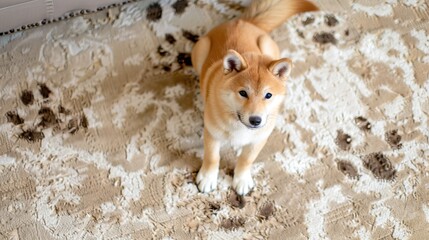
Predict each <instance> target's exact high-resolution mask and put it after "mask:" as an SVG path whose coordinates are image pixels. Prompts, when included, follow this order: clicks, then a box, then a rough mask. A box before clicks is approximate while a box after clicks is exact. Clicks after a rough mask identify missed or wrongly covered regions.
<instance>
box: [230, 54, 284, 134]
mask: <svg viewBox="0 0 429 240" xmlns="http://www.w3.org/2000/svg"><path fill="white" fill-rule="evenodd" d="M291 66H292V62H291V60H290V59H287V58H282V59H279V60H272V59H270V58H269V57H267V56H263V55H259V54H252V53H249V54H243V55H241V54H239V53H238V52H236V51H234V50H229V51H228V52H227V54H226V56H225V57H224V58H223V69H224V76H223V78H224V79H223V88H222V99H223V101H225V105H226V106H228V108H229V109H227V111H228V112H231V113H232V114H235V117H236V118H237V120H239V121H240V122H241V123H242V124H244V125H245V126H246V127H248V128H250V129H256V128H261V127H263V126H265V124H266V123H267V121H268V120H269V119H270V118H275V117H276V116H277V113H278V110H279V107H280V105H281V103H282V102H283V99H284V96H285V92H286V87H285V82H286V79H287V78H288V76H289V73H290V70H291Z"/></svg>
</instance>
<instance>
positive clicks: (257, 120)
mask: <svg viewBox="0 0 429 240" xmlns="http://www.w3.org/2000/svg"><path fill="white" fill-rule="evenodd" d="M249 122H250V124H252V126H255V127H256V126H259V124H261V122H262V119H261V118H260V117H258V116H251V117H249Z"/></svg>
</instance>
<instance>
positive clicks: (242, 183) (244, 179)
mask: <svg viewBox="0 0 429 240" xmlns="http://www.w3.org/2000/svg"><path fill="white" fill-rule="evenodd" d="M232 186H233V187H234V189H235V191H236V192H237V194H239V195H246V194H247V193H248V192H249V191H250V190H252V188H253V187H254V186H255V183H254V182H253V179H252V176H251V175H250V171H249V172H245V173H241V174H234V180H233V181H232Z"/></svg>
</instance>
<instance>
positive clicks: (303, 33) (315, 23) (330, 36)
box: [292, 13, 354, 46]
mask: <svg viewBox="0 0 429 240" xmlns="http://www.w3.org/2000/svg"><path fill="white" fill-rule="evenodd" d="M297 18H298V20H297V21H298V22H297V23H296V24H295V26H296V29H297V30H296V31H297V35H298V36H299V37H300V38H303V39H307V40H309V41H312V42H314V43H317V44H318V45H319V46H325V45H326V46H329V45H338V44H343V43H344V42H345V41H347V40H348V39H349V38H350V32H351V30H350V26H348V25H347V21H345V19H344V17H343V16H341V15H339V14H323V13H304V14H301V15H300V16H297ZM292 21H294V20H292ZM353 32H354V31H353Z"/></svg>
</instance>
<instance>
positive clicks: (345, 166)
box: [337, 160, 359, 179]
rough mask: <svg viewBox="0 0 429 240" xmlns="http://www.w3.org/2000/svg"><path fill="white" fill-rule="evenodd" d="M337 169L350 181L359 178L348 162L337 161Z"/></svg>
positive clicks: (353, 167)
mask: <svg viewBox="0 0 429 240" xmlns="http://www.w3.org/2000/svg"><path fill="white" fill-rule="evenodd" d="M337 167H338V170H339V171H340V172H342V173H343V174H344V175H346V176H348V177H349V178H351V179H357V178H359V174H358V171H357V170H356V167H355V166H354V165H353V164H352V163H351V162H348V161H345V160H338V161H337Z"/></svg>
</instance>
